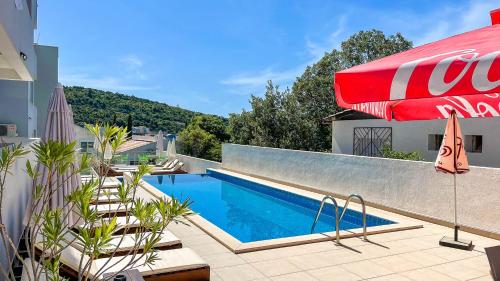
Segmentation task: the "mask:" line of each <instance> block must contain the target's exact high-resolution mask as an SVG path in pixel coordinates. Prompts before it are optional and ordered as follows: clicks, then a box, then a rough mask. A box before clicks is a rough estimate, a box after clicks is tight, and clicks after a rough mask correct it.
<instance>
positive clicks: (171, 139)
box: [167, 134, 177, 160]
mask: <svg viewBox="0 0 500 281" xmlns="http://www.w3.org/2000/svg"><path fill="white" fill-rule="evenodd" d="M167 139H168V144H167V157H168V159H170V160H171V159H175V158H176V157H177V155H176V154H177V152H176V149H175V135H173V134H169V135H167Z"/></svg>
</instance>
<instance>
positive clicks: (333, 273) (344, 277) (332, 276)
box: [307, 266, 361, 281]
mask: <svg viewBox="0 0 500 281" xmlns="http://www.w3.org/2000/svg"><path fill="white" fill-rule="evenodd" d="M307 273H309V274H310V275H312V276H313V277H314V278H316V279H318V280H321V281H337V280H338V281H354V280H361V277H360V276H358V275H356V274H354V273H352V272H350V271H348V270H346V269H344V268H342V267H341V266H330V267H325V268H320V269H313V270H309V271H307Z"/></svg>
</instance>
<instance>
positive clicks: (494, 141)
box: [332, 118, 500, 168]
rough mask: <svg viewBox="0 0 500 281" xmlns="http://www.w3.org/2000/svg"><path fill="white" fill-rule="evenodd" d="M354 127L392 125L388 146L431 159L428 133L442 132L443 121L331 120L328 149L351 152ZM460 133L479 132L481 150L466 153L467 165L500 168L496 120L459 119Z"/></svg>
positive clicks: (434, 153) (499, 124) (433, 153)
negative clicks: (420, 154) (329, 146)
mask: <svg viewBox="0 0 500 281" xmlns="http://www.w3.org/2000/svg"><path fill="white" fill-rule="evenodd" d="M356 127H392V148H393V149H394V150H398V151H406V152H410V151H420V152H421V153H422V156H423V157H424V159H425V160H426V161H434V160H435V159H436V156H437V153H438V152H437V151H432V150H428V135H429V134H443V133H444V129H445V127H446V120H430V121H411V122H397V121H392V122H389V121H386V120H380V119H373V120H342V121H333V122H332V152H333V153H340V154H352V153H353V134H354V128H356ZM460 127H461V128H462V134H463V135H464V137H465V135H482V136H483V149H482V153H470V152H468V153H467V157H468V159H469V163H470V164H471V165H477V166H486V167H497V168H498V167H500V146H499V145H498V138H499V137H500V119H498V118H471V119H460Z"/></svg>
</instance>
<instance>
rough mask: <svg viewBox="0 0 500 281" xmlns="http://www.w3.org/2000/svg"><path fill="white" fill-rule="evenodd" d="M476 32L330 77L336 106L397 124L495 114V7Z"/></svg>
mask: <svg viewBox="0 0 500 281" xmlns="http://www.w3.org/2000/svg"><path fill="white" fill-rule="evenodd" d="M491 18H492V26H488V27H484V28H480V29H477V30H473V31H470V32H466V33H463V34H459V35H456V36H452V37H449V38H446V39H443V40H439V41H436V42H433V43H429V44H426V45H423V46H420V47H416V48H414V49H411V50H408V51H405V52H402V53H399V54H395V55H392V56H388V57H385V58H382V59H379V60H375V61H372V62H369V63H366V64H363V65H358V66H355V67H352V68H349V69H346V70H343V71H339V72H337V73H335V95H336V98H337V103H338V104H339V105H340V106H341V107H344V108H350V109H354V110H356V111H362V112H365V113H368V114H371V115H374V116H377V117H380V118H384V119H387V120H392V119H393V118H394V119H396V120H398V121H406V120H430V119H443V118H448V116H449V115H450V112H451V111H452V110H455V111H456V112H457V116H458V117H460V118H474V117H495V116H500V108H499V104H500V56H499V55H500V45H499V43H500V9H497V10H495V11H492V12H491Z"/></svg>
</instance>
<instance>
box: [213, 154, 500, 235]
mask: <svg viewBox="0 0 500 281" xmlns="http://www.w3.org/2000/svg"><path fill="white" fill-rule="evenodd" d="M222 167H223V168H224V169H230V170H235V171H239V172H242V173H246V174H251V175H257V176H260V177H265V178H270V179H274V180H278V181H283V182H288V183H292V184H296V185H301V186H304V187H309V188H312V189H316V190H319V191H324V192H331V193H334V194H338V195H343V196H347V195H349V194H352V193H358V194H360V195H361V196H363V197H364V199H365V200H366V201H367V202H371V203H375V204H378V205H381V206H385V207H388V208H393V209H397V210H401V211H404V212H408V213H413V214H416V215H420V216H424V217H429V218H434V219H438V220H442V221H447V222H451V221H452V220H453V200H452V198H453V176H451V175H445V174H442V173H437V172H436V171H435V170H434V165H433V163H429V162H416V161H405V160H393V159H384V158H375V157H362V156H352V155H342V154H332V153H319V152H306V151H295V150H285V149H274V148H265V147H255V146H243V145H235V144H224V145H223V146H222ZM457 183H458V190H459V191H458V206H459V210H458V217H459V223H461V224H463V225H466V226H469V227H472V228H476V229H480V230H484V231H488V232H490V233H495V234H496V235H500V207H499V206H500V190H499V186H498V185H499V183H500V169H495V168H484V167H471V171H470V172H469V173H467V174H465V175H458V176H457Z"/></svg>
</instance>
